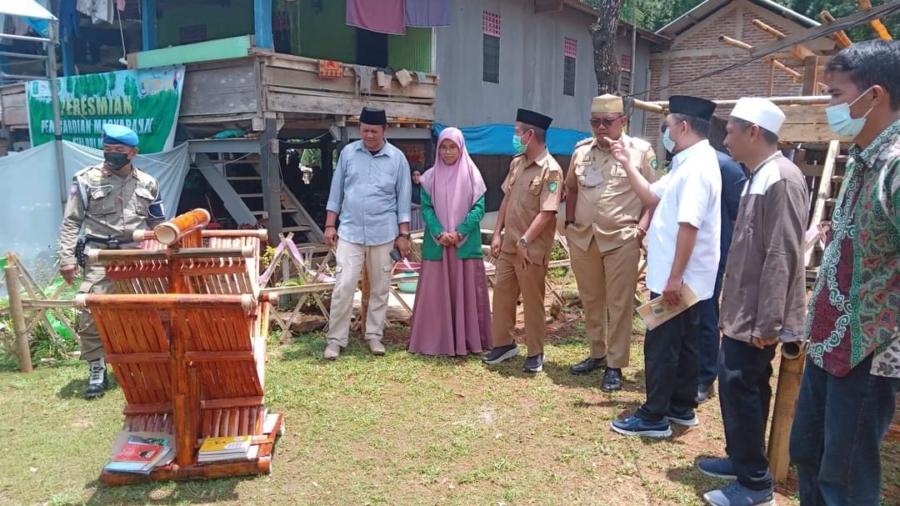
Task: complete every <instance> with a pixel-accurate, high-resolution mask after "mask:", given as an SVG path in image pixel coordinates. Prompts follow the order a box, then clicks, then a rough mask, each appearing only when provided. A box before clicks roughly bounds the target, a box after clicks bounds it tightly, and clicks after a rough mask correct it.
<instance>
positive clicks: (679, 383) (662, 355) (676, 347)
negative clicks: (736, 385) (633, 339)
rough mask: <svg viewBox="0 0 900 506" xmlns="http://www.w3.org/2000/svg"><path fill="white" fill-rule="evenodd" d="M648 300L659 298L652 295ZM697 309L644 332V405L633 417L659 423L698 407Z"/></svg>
mask: <svg viewBox="0 0 900 506" xmlns="http://www.w3.org/2000/svg"><path fill="white" fill-rule="evenodd" d="M650 297H651V298H656V297H659V294H657V293H651V294H650ZM698 305H699V304H694V305H693V306H691V307H690V308H688V310H687V311H684V312H683V313H681V314H680V315H678V316H676V317H675V318H672V319H671V320H669V321H667V322H666V323H663V324H662V325H660V326H659V327H656V328H655V329H653V330H648V331H647V335H646V336H645V337H644V377H645V379H646V382H647V402H645V403H644V405H643V406H641V407H640V408H638V410H637V413H636V414H635V416H637V417H638V418H640V419H642V420H646V421H648V422H658V421H660V420H662V419H663V418H664V417H665V416H667V415H668V414H670V413H671V414H673V415H688V414H689V413H691V412H692V411H693V410H694V408H696V407H697V401H696V400H695V399H696V397H697V378H698V373H699V371H700V364H699V362H698V357H697V352H698V348H699V340H698V337H697V336H698V335H699V332H698V328H699V325H700V310H699V308H698V307H697V306H698Z"/></svg>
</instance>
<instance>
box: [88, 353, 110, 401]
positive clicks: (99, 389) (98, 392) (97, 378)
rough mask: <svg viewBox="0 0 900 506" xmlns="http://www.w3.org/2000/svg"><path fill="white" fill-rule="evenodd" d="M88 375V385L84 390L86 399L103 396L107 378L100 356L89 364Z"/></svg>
mask: <svg viewBox="0 0 900 506" xmlns="http://www.w3.org/2000/svg"><path fill="white" fill-rule="evenodd" d="M88 367H89V369H90V373H91V375H90V377H89V378H88V386H87V388H86V389H85V390H84V397H85V398H86V399H94V398H97V397H103V394H105V393H106V389H107V388H108V387H109V378H108V377H107V376H106V362H105V361H104V360H103V359H102V358H100V359H97V360H94V361H93V362H91V363H90V364H89V366H88Z"/></svg>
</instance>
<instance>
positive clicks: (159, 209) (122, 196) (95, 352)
mask: <svg viewBox="0 0 900 506" xmlns="http://www.w3.org/2000/svg"><path fill="white" fill-rule="evenodd" d="M137 145H138V136H137V134H136V133H134V131H133V130H131V129H130V128H126V127H124V126H120V125H104V126H103V158H104V160H105V161H104V163H102V164H99V165H94V166H92V167H87V168H86V169H83V170H81V171H79V172H77V173H76V174H75V177H73V178H72V188H71V190H69V201H68V203H67V204H66V210H65V215H64V216H63V222H62V227H61V230H60V241H59V242H60V274H62V276H63V278H64V279H65V280H66V282H68V283H69V284H71V283H72V282H73V281H74V279H75V276H76V274H77V271H78V264H79V263H80V264H81V265H82V266H84V263H83V261H79V260H78V259H76V250H79V253H78V256H81V255H83V248H96V249H133V248H137V245H136V244H134V242H133V241H134V239H133V238H132V234H133V232H134V231H135V230H142V229H148V228H153V227H155V226H156V225H159V224H160V223H162V222H163V221H165V216H164V212H163V204H162V199H161V197H160V192H159V183H158V182H157V181H156V179H154V178H153V177H152V176H150V175H149V174H147V173H145V172H142V171H140V170H138V169H137V167H134V166H133V165H132V161H133V160H134V158H135V157H136V156H137V153H138V149H137ZM82 228H83V230H84V236H83V247H82V246H81V244H79V243H81V241H82V240H80V239H79V235H80V233H81V230H82ZM113 290H114V288H113V284H112V282H110V281H109V280H107V279H106V275H105V271H104V269H103V266H102V265H100V264H99V263H94V264H91V265H88V266H87V267H85V273H84V281H83V282H82V283H81V287H80V288H79V289H78V293H99V294H105V293H112V292H113ZM78 318H79V319H78V334H79V335H80V336H81V358H82V360H85V361H86V362H88V364H89V366H90V379H89V380H88V386H87V389H86V390H85V397H87V398H89V399H90V398H93V397H100V396H102V395H103V394H104V392H105V391H106V388H107V384H108V382H107V376H106V363H105V362H104V360H103V357H104V356H105V355H106V352H105V351H104V350H103V343H102V342H101V341H100V334H99V333H98V332H97V326H96V325H95V324H94V319H93V317H91V313H90V312H88V311H87V310H84V311H82V312H81V314H80V315H79V317H78Z"/></svg>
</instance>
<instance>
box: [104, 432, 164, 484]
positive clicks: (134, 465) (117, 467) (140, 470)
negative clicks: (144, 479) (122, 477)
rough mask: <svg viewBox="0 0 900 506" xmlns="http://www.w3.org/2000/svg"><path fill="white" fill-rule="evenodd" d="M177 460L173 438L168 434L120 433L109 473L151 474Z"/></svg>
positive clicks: (114, 446)
mask: <svg viewBox="0 0 900 506" xmlns="http://www.w3.org/2000/svg"><path fill="white" fill-rule="evenodd" d="M174 458H175V448H174V447H173V446H172V437H171V436H170V435H166V434H147V433H133V432H126V431H123V432H120V433H119V434H117V435H116V440H115V443H114V444H113V452H112V460H110V462H109V463H108V464H106V470H107V471H114V472H118V473H136V474H150V472H151V471H153V469H154V468H155V467H157V466H161V465H166V464H168V463H170V462H172V460H173V459H174Z"/></svg>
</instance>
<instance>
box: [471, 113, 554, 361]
mask: <svg viewBox="0 0 900 506" xmlns="http://www.w3.org/2000/svg"><path fill="white" fill-rule="evenodd" d="M552 121H553V120H552V119H551V118H548V117H547V116H544V115H543V114H538V113H536V112H532V111H528V110H525V109H519V111H518V115H517V117H516V130H515V135H514V136H513V148H514V150H515V152H516V156H515V157H514V158H513V160H512V162H511V163H510V164H509V174H508V175H507V176H506V181H504V182H503V187H502V188H503V193H504V194H505V195H504V197H503V202H502V203H501V204H500V212H499V213H498V215H497V225H496V227H495V228H494V237H493V240H492V241H491V254H492V255H493V256H494V258H497V259H498V260H497V266H496V269H497V270H496V282H495V283H494V307H493V319H494V321H493V335H494V349H493V350H492V351H491V352H490V353H489V354H488V355H486V356H485V357H484V359H483V360H484V362H485V363H487V364H488V365H495V364H499V363H500V362H503V361H504V360H506V359H508V358H512V357H514V356H516V355H518V354H519V347H518V346H517V345H516V343H515V342H514V341H513V337H512V334H511V331H512V329H513V327H515V325H516V302H517V301H518V298H519V293H520V292H521V294H522V302H523V304H524V305H525V342H526V344H527V345H528V358H526V360H525V366H524V368H523V370H524V371H525V372H539V371H541V370H542V369H543V364H544V335H545V334H546V331H547V329H546V326H545V325H546V320H545V318H546V316H545V309H544V290H545V285H544V281H545V278H546V276H547V266H548V264H549V263H550V251H551V250H552V249H553V239H554V231H555V230H556V225H555V224H556V212H557V211H558V210H559V200H560V193H561V192H562V188H561V185H562V169H561V168H560V166H559V164H558V163H557V162H556V160H555V159H554V158H553V157H552V156H550V152H549V151H547V146H546V139H547V129H548V128H550V123H551V122H552ZM504 230H505V232H504ZM501 232H504V233H503V234H502V236H501Z"/></svg>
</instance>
